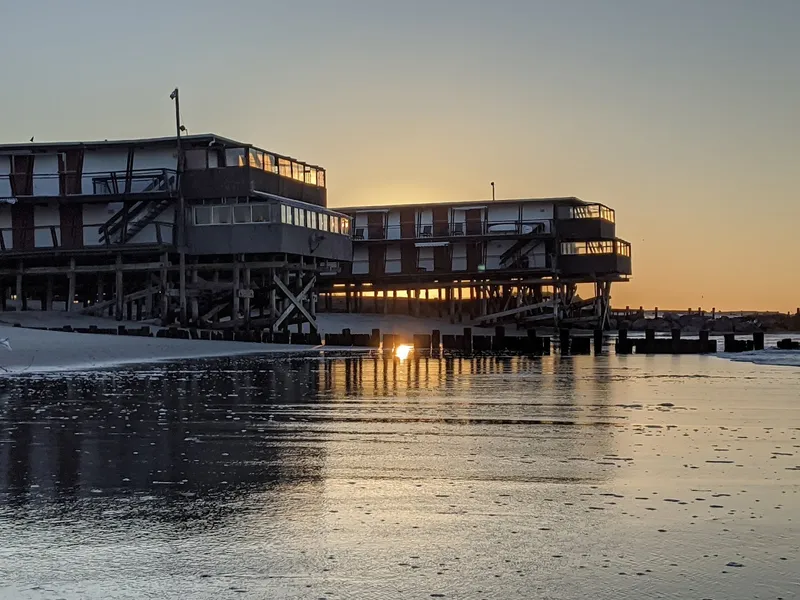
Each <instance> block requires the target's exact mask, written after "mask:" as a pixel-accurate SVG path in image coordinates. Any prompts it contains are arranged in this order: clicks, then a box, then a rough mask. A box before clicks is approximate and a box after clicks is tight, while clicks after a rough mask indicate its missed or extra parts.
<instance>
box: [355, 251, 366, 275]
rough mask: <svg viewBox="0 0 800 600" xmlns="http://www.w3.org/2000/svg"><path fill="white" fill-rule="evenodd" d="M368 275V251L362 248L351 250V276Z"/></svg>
mask: <svg viewBox="0 0 800 600" xmlns="http://www.w3.org/2000/svg"><path fill="white" fill-rule="evenodd" d="M367 273H369V251H368V250H367V249H366V248H365V247H364V246H357V247H356V248H354V249H353V275H365V274H367Z"/></svg>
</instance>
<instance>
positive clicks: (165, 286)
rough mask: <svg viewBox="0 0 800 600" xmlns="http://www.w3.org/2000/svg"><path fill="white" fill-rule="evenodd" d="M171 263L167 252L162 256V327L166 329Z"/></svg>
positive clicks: (167, 323)
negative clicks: (169, 265) (168, 268)
mask: <svg viewBox="0 0 800 600" xmlns="http://www.w3.org/2000/svg"><path fill="white" fill-rule="evenodd" d="M168 263H169V254H167V253H166V252H165V253H164V254H162V255H161V286H160V287H161V307H160V310H159V312H160V315H159V317H160V318H161V325H162V326H164V327H166V326H167V325H169V324H170V323H169V271H167V264H168Z"/></svg>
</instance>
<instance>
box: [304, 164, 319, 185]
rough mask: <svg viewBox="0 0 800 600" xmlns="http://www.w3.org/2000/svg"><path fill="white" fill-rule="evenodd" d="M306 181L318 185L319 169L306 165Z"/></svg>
mask: <svg viewBox="0 0 800 600" xmlns="http://www.w3.org/2000/svg"><path fill="white" fill-rule="evenodd" d="M306 183H310V184H311V185H317V170H316V169H312V168H311V167H306Z"/></svg>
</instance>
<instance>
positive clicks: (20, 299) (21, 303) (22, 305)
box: [16, 261, 28, 311]
mask: <svg viewBox="0 0 800 600" xmlns="http://www.w3.org/2000/svg"><path fill="white" fill-rule="evenodd" d="M22 268H23V264H22V261H19V266H18V269H19V270H18V271H17V294H16V295H17V306H18V307H19V310H20V311H22V310H28V302H27V300H26V299H25V290H24V289H23V287H22Z"/></svg>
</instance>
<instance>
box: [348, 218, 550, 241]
mask: <svg viewBox="0 0 800 600" xmlns="http://www.w3.org/2000/svg"><path fill="white" fill-rule="evenodd" d="M551 231H552V229H551V222H550V221H549V220H548V221H491V222H490V221H480V222H475V221H467V222H455V223H444V222H442V223H431V224H423V225H416V224H405V225H403V224H401V225H389V226H388V227H384V226H382V225H367V226H358V225H357V226H355V227H354V228H353V239H354V240H390V241H391V240H422V241H424V240H428V239H437V238H458V237H470V236H492V237H494V236H498V235H499V236H506V235H507V236H527V235H531V236H535V235H547V234H549V233H550V232H551Z"/></svg>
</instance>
